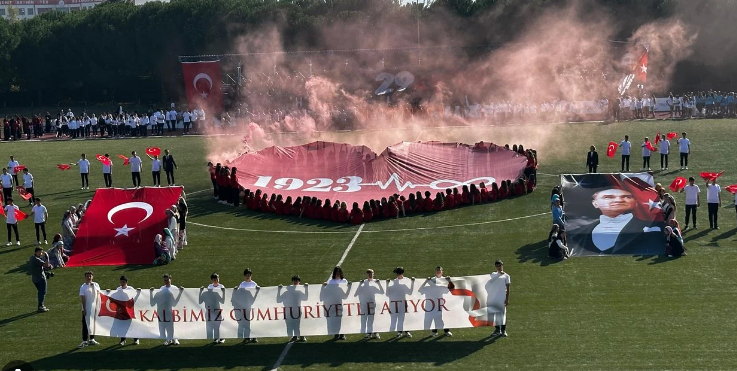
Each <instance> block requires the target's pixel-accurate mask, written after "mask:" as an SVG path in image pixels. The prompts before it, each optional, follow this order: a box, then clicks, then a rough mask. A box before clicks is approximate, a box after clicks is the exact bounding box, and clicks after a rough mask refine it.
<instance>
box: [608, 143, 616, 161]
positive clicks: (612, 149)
mask: <svg viewBox="0 0 737 371" xmlns="http://www.w3.org/2000/svg"><path fill="white" fill-rule="evenodd" d="M618 147H619V144H617V143H615V142H609V145H608V146H607V147H606V155H607V156H609V157H610V158H614V155H615V154H617V148H618Z"/></svg>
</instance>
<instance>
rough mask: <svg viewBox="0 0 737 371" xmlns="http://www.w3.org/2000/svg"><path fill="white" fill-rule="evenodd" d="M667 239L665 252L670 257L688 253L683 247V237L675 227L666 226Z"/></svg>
mask: <svg viewBox="0 0 737 371" xmlns="http://www.w3.org/2000/svg"><path fill="white" fill-rule="evenodd" d="M665 240H666V244H665V253H666V254H667V255H668V257H669V258H673V257H680V256H684V255H688V254H686V250H685V248H684V247H683V237H681V234H680V233H679V232H677V230H676V229H674V228H673V227H671V226H667V227H665Z"/></svg>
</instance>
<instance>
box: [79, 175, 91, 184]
mask: <svg viewBox="0 0 737 371" xmlns="http://www.w3.org/2000/svg"><path fill="white" fill-rule="evenodd" d="M79 175H80V176H81V177H82V187H89V186H90V177H89V175H90V173H79Z"/></svg>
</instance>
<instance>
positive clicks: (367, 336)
mask: <svg viewBox="0 0 737 371" xmlns="http://www.w3.org/2000/svg"><path fill="white" fill-rule="evenodd" d="M363 338H364V339H371V334H366V335H364V336H363Z"/></svg>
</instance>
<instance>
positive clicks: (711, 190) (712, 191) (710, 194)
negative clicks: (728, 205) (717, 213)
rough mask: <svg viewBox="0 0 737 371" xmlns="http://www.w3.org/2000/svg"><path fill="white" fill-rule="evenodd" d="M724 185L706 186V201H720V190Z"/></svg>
mask: <svg viewBox="0 0 737 371" xmlns="http://www.w3.org/2000/svg"><path fill="white" fill-rule="evenodd" d="M721 190H722V187H720V186H719V184H709V185H708V186H706V202H707V203H710V204H717V203H719V192H720V191H721Z"/></svg>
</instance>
